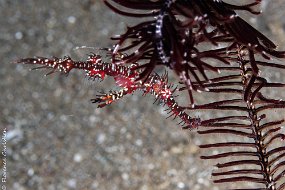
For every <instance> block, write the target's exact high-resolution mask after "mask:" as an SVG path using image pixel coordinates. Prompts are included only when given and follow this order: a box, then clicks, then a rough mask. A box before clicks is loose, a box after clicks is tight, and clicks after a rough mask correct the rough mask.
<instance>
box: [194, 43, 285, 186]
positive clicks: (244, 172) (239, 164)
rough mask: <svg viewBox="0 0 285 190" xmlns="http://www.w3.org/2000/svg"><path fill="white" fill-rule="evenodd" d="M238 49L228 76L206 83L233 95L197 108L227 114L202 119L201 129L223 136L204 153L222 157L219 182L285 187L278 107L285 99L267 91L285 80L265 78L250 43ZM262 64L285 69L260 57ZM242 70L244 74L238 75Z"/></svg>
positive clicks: (211, 90)
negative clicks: (256, 69)
mask: <svg viewBox="0 0 285 190" xmlns="http://www.w3.org/2000/svg"><path fill="white" fill-rule="evenodd" d="M236 53H237V55H235V56H234V57H233V59H232V61H233V63H232V67H231V69H229V71H228V72H227V75H225V76H220V77H217V78H213V79H211V80H212V83H208V84H207V85H206V86H207V87H208V88H209V93H212V94H216V93H224V94H228V95H225V96H224V97H225V98H224V100H219V101H214V102H211V103H207V104H202V105H197V106H196V107H195V108H194V109H196V110H197V109H198V110H200V109H205V110H215V111H218V112H219V113H220V114H219V115H222V116H220V117H219V116H217V117H213V118H210V119H207V120H202V121H201V125H202V126H203V127H200V128H199V131H198V133H199V134H201V135H208V136H211V137H217V138H216V139H215V140H213V142H212V143H211V144H205V145H201V146H200V148H202V149H205V148H206V149H218V150H216V152H215V153H214V154H208V155H205V156H202V157H201V158H202V159H213V160H216V161H217V162H218V163H217V164H216V167H217V168H218V170H217V171H214V172H213V173H212V175H213V176H214V182H215V183H227V184H228V185H229V184H230V183H239V182H241V181H244V182H246V183H245V184H246V185H245V186H243V188H241V189H254V190H257V189H259V190H260V189H262V190H276V189H278V190H281V189H285V179H284V172H285V167H284V166H285V164H284V163H285V146H284V141H283V140H284V138H285V135H284V132H283V131H282V124H283V123H284V116H282V117H281V118H279V119H278V118H277V117H276V116H275V115H274V112H273V109H274V110H277V109H282V110H283V111H284V108H285V101H283V100H282V99H280V98H276V97H268V95H267V94H265V92H266V89H268V88H270V89H272V90H275V91H276V92H282V91H283V90H284V87H285V83H284V81H283V83H280V82H278V83H273V82H269V81H268V80H266V79H265V78H264V77H262V76H263V75H262V74H263V73H262V72H260V75H258V76H256V75H255V72H254V69H253V68H252V65H251V63H250V58H251V55H250V52H249V50H248V49H247V48H246V47H244V46H238V47H237V52H236ZM256 65H260V66H261V65H262V66H263V69H264V70H265V69H266V67H271V68H272V67H276V68H279V69H284V68H285V67H284V65H280V64H276V63H271V62H263V61H256ZM267 69H268V68H267ZM262 71H263V70H262ZM238 72H240V75H236V73H238ZM281 96H282V93H281ZM189 109H191V110H193V108H191V107H189ZM281 115H284V114H281ZM278 116H279V117H280V115H278ZM217 151H218V153H217ZM240 184H241V185H240V186H241V187H242V183H240ZM228 187H229V186H228ZM228 189H229V188H228ZM241 189H240V190H241Z"/></svg>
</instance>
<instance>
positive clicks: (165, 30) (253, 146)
mask: <svg viewBox="0 0 285 190" xmlns="http://www.w3.org/2000/svg"><path fill="white" fill-rule="evenodd" d="M104 2H105V4H106V5H107V6H108V7H109V8H110V9H111V10H113V11H114V12H116V13H118V14H121V15H124V16H129V17H134V18H138V19H141V18H143V20H142V21H141V22H140V23H139V24H136V25H134V26H130V27H128V28H127V30H126V32H125V33H123V34H121V35H118V36H115V37H113V38H112V40H114V41H115V45H114V47H113V48H112V49H111V50H110V51H111V55H110V57H109V58H108V61H106V62H105V61H102V59H101V57H100V55H95V54H91V55H89V57H88V59H87V60H86V61H74V60H72V59H71V58H70V57H64V58H63V59H59V58H52V59H49V58H42V57H36V58H25V59H20V60H19V61H17V63H25V64H33V65H39V66H41V67H40V68H50V69H51V72H49V73H48V74H51V73H53V72H55V71H59V72H61V73H65V74H68V73H70V71H71V70H72V69H79V70H84V71H85V73H86V75H87V76H88V77H90V78H96V77H97V78H100V79H102V80H103V79H104V77H105V76H110V77H112V78H114V80H115V82H116V85H117V86H118V87H120V88H121V89H120V90H118V91H110V92H109V93H102V94H100V95H98V96H97V97H96V98H94V99H92V102H93V103H98V104H99V105H98V107H104V106H106V105H108V104H111V103H113V102H114V101H116V100H119V99H121V98H123V97H124V96H126V95H130V94H132V93H133V92H135V91H137V90H140V91H142V92H143V93H144V94H152V95H154V96H155V97H156V98H157V99H158V100H160V101H161V102H162V103H164V104H165V105H166V106H167V109H168V110H169V111H170V116H173V117H174V118H176V117H178V118H179V119H180V120H181V125H182V127H183V128H184V129H193V128H198V130H197V132H198V133H199V134H200V135H202V136H204V135H207V136H208V137H210V138H211V139H213V143H209V144H204V145H200V148H202V149H217V150H216V152H215V153H213V154H211V153H208V154H207V155H204V156H202V157H201V158H202V159H213V160H216V161H217V164H216V167H217V168H218V170H217V171H214V172H213V173H212V175H213V177H214V182H215V183H225V184H229V183H236V186H240V188H239V190H242V189H244V190H246V189H252V190H275V189H277V190H282V189H285V178H284V173H285V167H284V166H285V146H284V144H283V141H282V140H284V138H285V135H284V134H283V132H282V130H281V128H282V124H283V123H284V118H283V117H281V118H279V119H276V118H275V117H274V118H273V117H272V115H273V114H274V113H273V110H277V109H280V110H282V111H284V108H285V101H283V100H282V99H281V98H282V93H279V95H280V97H270V96H269V95H268V94H267V91H268V89H270V90H274V91H276V92H283V91H282V90H283V89H284V87H285V83H284V81H282V79H280V81H277V82H272V81H270V80H269V79H268V78H266V75H265V74H264V73H266V72H270V71H272V72H276V71H274V69H278V70H279V71H280V70H283V69H285V66H284V65H283V64H282V63H280V61H279V62H277V60H278V59H282V58H284V57H285V52H283V51H278V50H277V49H276V48H277V46H276V45H275V44H274V43H273V42H272V41H271V40H270V39H268V38H267V37H266V36H265V35H263V34H262V33H261V32H259V31H258V30H256V29H255V28H253V27H252V26H251V25H250V24H248V23H247V22H246V21H245V20H243V19H242V18H241V17H239V15H238V14H237V13H236V11H237V10H238V11H248V12H250V13H252V14H259V11H257V7H256V6H257V5H259V4H260V3H261V0H255V1H251V2H250V3H248V4H245V5H234V4H228V3H225V2H223V1H222V0H157V1H153V0H144V1H137V0H104ZM275 61H276V62H275ZM158 65H160V66H164V67H168V69H169V70H170V71H173V73H175V74H176V75H177V76H178V77H179V81H177V82H176V84H171V83H169V82H168V76H167V74H164V75H159V74H157V73H156V71H155V69H156V67H157V66H158ZM177 85H178V88H174V86H177ZM184 92H186V93H188V94H189V102H187V104H188V105H186V106H181V105H178V103H177V101H176V100H175V95H174V94H177V95H181V94H183V93H184ZM197 92H199V93H200V96H203V97H205V98H204V102H201V103H199V102H198V101H196V100H197V98H196V97H195V94H197ZM275 94H278V93H275ZM200 110H206V111H207V112H208V113H209V114H208V116H209V117H208V118H207V117H203V116H201V118H194V117H193V116H191V115H190V114H189V113H193V112H195V111H200ZM213 111H214V112H213ZM241 182H246V183H241ZM230 188H231V187H230V184H229V188H228V189H230Z"/></svg>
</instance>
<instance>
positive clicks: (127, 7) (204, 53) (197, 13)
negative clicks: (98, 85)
mask: <svg viewBox="0 0 285 190" xmlns="http://www.w3.org/2000/svg"><path fill="white" fill-rule="evenodd" d="M104 2H105V3H106V5H107V6H108V7H110V8H111V9H112V10H113V11H115V12H116V13H118V14H122V15H125V16H130V17H136V18H146V19H147V20H146V21H143V22H141V23H139V24H137V25H135V26H131V27H128V29H127V31H126V32H125V33H124V34H122V35H119V36H116V37H113V38H112V39H113V40H116V41H117V43H116V45H115V47H114V50H113V52H114V54H116V53H117V52H120V53H124V52H131V53H130V54H129V55H128V56H126V57H124V58H123V59H120V60H116V59H113V62H115V63H117V64H128V63H133V62H137V63H138V64H139V65H138V67H137V68H140V69H141V68H142V69H143V72H142V73H140V77H139V79H145V78H148V76H149V75H150V73H152V71H153V70H154V69H155V67H156V66H157V65H165V66H167V67H170V68H171V69H172V70H173V71H174V72H175V73H176V74H177V75H178V76H179V77H180V79H181V81H182V82H183V83H184V85H185V87H186V88H187V89H188V93H189V96H190V103H191V106H194V98H193V95H192V91H193V90H194V91H198V92H200V91H207V90H208V88H207V87H205V85H204V84H203V83H202V81H207V82H209V78H208V74H207V72H208V73H209V72H213V73H214V74H218V73H219V72H220V69H219V67H218V66H217V65H221V66H226V65H229V64H230V61H229V60H228V54H227V51H228V50H230V49H231V48H232V47H234V46H235V44H239V45H243V46H245V47H247V48H248V49H249V51H250V54H251V61H250V64H251V66H252V69H253V72H254V74H255V75H257V74H258V72H259V69H258V66H257V65H256V63H255V61H254V54H260V55H262V56H263V57H265V58H266V59H269V57H270V56H274V57H284V52H279V51H276V49H275V48H276V45H275V44H274V43H273V42H272V41H270V40H269V39H268V38H267V37H265V36H264V35H263V34H261V33H260V32H259V31H257V30H256V29H254V28H253V27H252V26H250V25H249V24H248V23H247V22H245V21H244V20H243V19H242V18H240V17H239V16H238V15H237V14H236V13H235V11H236V10H245V11H249V12H251V13H253V14H259V12H258V11H256V10H255V9H256V8H255V6H256V5H258V4H259V3H260V2H261V0H255V1H253V2H252V3H249V4H246V5H232V4H228V3H225V2H223V1H222V0H191V1H185V0H158V1H151V0H146V1H143V2H142V1H135V0H104ZM209 44H211V46H209ZM205 47H211V48H205ZM207 59H211V60H212V61H209V60H207ZM213 60H214V61H215V62H214V63H213ZM195 81H196V82H198V85H193V83H194V82H195Z"/></svg>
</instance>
